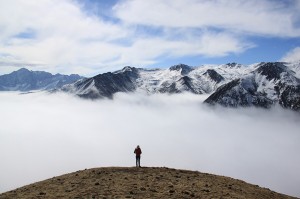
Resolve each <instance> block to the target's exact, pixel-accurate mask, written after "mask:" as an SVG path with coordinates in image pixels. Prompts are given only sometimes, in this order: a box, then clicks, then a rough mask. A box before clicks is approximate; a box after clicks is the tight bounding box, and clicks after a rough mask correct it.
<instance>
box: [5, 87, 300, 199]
mask: <svg viewBox="0 0 300 199" xmlns="http://www.w3.org/2000/svg"><path fill="white" fill-rule="evenodd" d="M206 97H207V96H197V95H192V94H180V95H171V96H169V95H162V94H160V95H152V96H146V95H143V94H117V95H115V97H114V100H95V101H91V100H83V99H79V98H77V97H73V96H69V95H66V94H48V93H43V92H38V93H31V94H19V93H16V92H0V113H1V114H0V121H1V123H0V160H1V164H0V193H1V192H5V191H8V190H11V189H14V188H17V187H20V186H23V185H26V184H29V183H33V182H36V181H40V180H44V179H47V178H51V177H53V176H58V175H61V174H64V173H69V172H73V171H77V170H82V169H85V168H92V167H106V166H134V165H135V156H134V153H133V150H134V148H135V147H136V145H138V144H139V145H140V146H141V148H142V151H143V154H142V159H141V164H142V166H147V167H152V166H153V167H163V166H166V167H172V168H178V169H189V170H198V171H200V172H206V173H213V174H218V175H225V176H230V177H233V178H238V179H241V180H244V181H247V182H249V183H253V184H257V185H259V186H262V187H267V188H270V189H272V190H274V191H277V192H281V193H285V194H289V195H293V196H298V197H300V189H299V184H300V169H299V165H300V156H299V151H300V127H299V122H300V115H299V114H298V113H295V112H291V111H287V110H283V109H281V108H273V109H271V110H264V109H257V108H243V109H228V108H227V109H225V108H221V107H209V106H206V105H203V103H202V102H203V100H204V99H205V98H206Z"/></svg>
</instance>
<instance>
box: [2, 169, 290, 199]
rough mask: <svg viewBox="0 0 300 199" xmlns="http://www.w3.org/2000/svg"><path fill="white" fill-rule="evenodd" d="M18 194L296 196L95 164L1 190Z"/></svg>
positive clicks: (5, 198) (185, 174) (193, 175)
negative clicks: (87, 167)
mask: <svg viewBox="0 0 300 199" xmlns="http://www.w3.org/2000/svg"><path fill="white" fill-rule="evenodd" d="M10 198H13V199H16V198H34V199H35V198H72V199H91V198H95V199H100V198H107V199H108V198H218V199H226V198H238V199H243V198H247V199H251V198H257V199H268V198H270V199H276V198H293V197H289V196H286V195H283V194H279V193H276V192H274V191H271V190H269V189H266V188H261V187H259V186H257V185H251V184H248V183H246V182H243V181H241V180H236V179H233V178H229V177H223V176H216V175H211V174H206V173H200V172H195V171H186V170H176V169H169V168H151V167H149V168H122V167H109V168H94V169H88V170H83V171H77V172H74V173H70V174H66V175H62V176H59V177H54V178H51V179H48V180H45V181H41V182H37V183H34V184H30V185H27V186H24V187H21V188H18V189H16V190H13V191H9V192H6V193H3V194H0V199H10Z"/></svg>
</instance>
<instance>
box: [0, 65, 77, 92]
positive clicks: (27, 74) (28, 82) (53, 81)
mask: <svg viewBox="0 0 300 199" xmlns="http://www.w3.org/2000/svg"><path fill="white" fill-rule="evenodd" d="M81 78H82V77H80V76H79V75H61V74H56V75H52V74H51V73H48V72H44V71H30V70H28V69H26V68H21V69H19V70H17V71H14V72H12V73H10V74H7V75H1V76H0V91H31V90H50V89H55V88H60V87H62V86H63V85H65V84H70V83H73V82H75V81H77V80H79V79H81Z"/></svg>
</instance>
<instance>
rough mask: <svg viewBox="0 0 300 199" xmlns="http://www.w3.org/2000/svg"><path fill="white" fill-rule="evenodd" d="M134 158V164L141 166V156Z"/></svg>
mask: <svg viewBox="0 0 300 199" xmlns="http://www.w3.org/2000/svg"><path fill="white" fill-rule="evenodd" d="M135 158H136V166H137V167H141V156H135Z"/></svg>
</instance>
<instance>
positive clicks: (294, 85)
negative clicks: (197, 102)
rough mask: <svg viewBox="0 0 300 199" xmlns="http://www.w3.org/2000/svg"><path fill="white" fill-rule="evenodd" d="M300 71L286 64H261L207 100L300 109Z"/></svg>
mask: <svg viewBox="0 0 300 199" xmlns="http://www.w3.org/2000/svg"><path fill="white" fill-rule="evenodd" d="M297 72H299V71H296V72H295V71H293V70H291V69H289V67H287V66H286V65H284V63H279V62H276V63H261V64H259V65H258V66H256V68H255V69H254V70H252V71H251V72H250V73H248V74H246V75H244V76H242V77H240V78H239V79H236V80H233V81H231V82H228V83H226V84H224V85H222V86H220V87H219V88H218V89H217V90H216V91H215V92H214V93H213V94H212V95H211V96H209V97H208V99H206V100H205V103H208V104H220V105H223V106H230V107H237V106H257V107H264V108H269V107H271V106H272V105H274V104H279V105H281V106H282V107H284V108H288V109H292V110H296V111H299V110H300V80H299V79H298V77H299V76H297V75H299V73H297Z"/></svg>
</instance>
